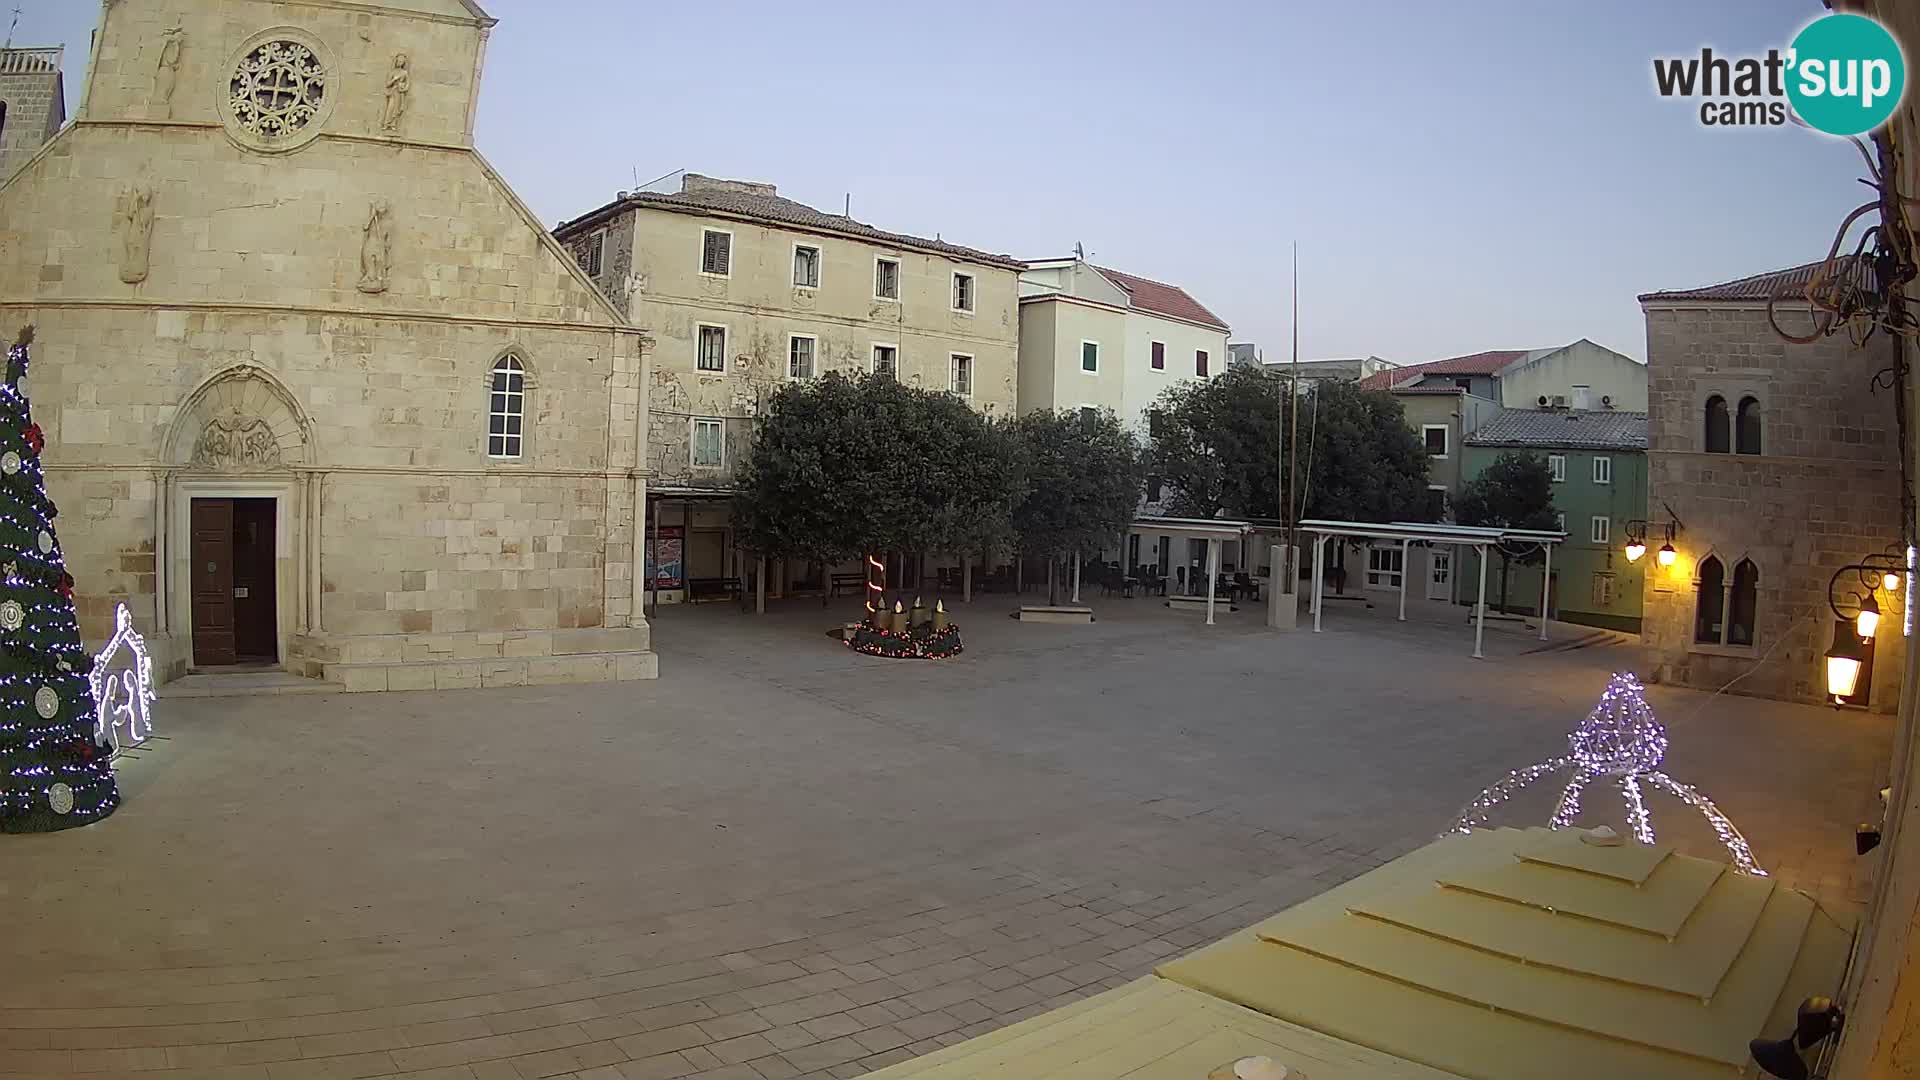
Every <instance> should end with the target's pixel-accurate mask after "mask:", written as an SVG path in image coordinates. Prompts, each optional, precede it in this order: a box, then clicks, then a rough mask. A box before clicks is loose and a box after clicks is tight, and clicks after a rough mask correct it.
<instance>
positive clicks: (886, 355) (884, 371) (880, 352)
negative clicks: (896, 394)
mask: <svg viewBox="0 0 1920 1080" xmlns="http://www.w3.org/2000/svg"><path fill="white" fill-rule="evenodd" d="M873 373H874V374H875V375H885V376H886V377H887V378H889V379H898V378H899V377H900V350H899V348H898V347H897V346H893V345H875V346H874V347H873Z"/></svg>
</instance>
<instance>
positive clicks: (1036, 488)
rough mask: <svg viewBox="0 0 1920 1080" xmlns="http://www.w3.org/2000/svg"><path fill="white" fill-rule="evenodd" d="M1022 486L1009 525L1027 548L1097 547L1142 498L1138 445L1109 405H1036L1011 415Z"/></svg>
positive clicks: (1116, 532)
mask: <svg viewBox="0 0 1920 1080" xmlns="http://www.w3.org/2000/svg"><path fill="white" fill-rule="evenodd" d="M1012 429H1013V434H1014V437H1015V438H1016V439H1018V440H1019V443H1020V447H1021V461H1022V464H1023V465H1024V467H1025V471H1026V487H1027V494H1026V497H1025V498H1023V499H1022V500H1021V501H1020V502H1019V504H1018V505H1017V506H1015V507H1014V511H1013V530H1014V533H1015V535H1016V536H1018V538H1019V540H1020V545H1021V547H1023V548H1024V549H1026V550H1028V551H1034V552H1043V553H1047V554H1056V555H1057V554H1064V553H1067V552H1075V551H1089V550H1092V551H1098V550H1100V549H1101V548H1102V547H1104V546H1105V545H1106V544H1107V543H1109V542H1110V541H1112V540H1113V538H1114V537H1116V536H1117V535H1119V534H1120V532H1121V531H1122V530H1124V529H1125V528H1126V527H1127V523H1128V522H1130V521H1132V520H1133V514H1134V511H1135V510H1137V509H1138V508H1139V505H1140V482H1141V472H1140V453H1139V447H1138V446H1137V445H1135V443H1134V439H1133V436H1132V435H1131V434H1129V433H1128V431H1127V430H1126V428H1124V427H1122V426H1121V425H1120V421H1119V419H1118V418H1116V417H1115V416H1114V414H1113V413H1112V412H1111V411H1109V410H1105V409H1102V410H1099V411H1098V412H1093V413H1083V412H1080V411H1078V410H1069V409H1062V410H1060V411H1058V412H1053V411H1048V410H1037V411H1034V412H1030V413H1027V414H1026V415H1024V416H1022V417H1020V418H1019V419H1018V420H1016V421H1014V422H1013V425H1012Z"/></svg>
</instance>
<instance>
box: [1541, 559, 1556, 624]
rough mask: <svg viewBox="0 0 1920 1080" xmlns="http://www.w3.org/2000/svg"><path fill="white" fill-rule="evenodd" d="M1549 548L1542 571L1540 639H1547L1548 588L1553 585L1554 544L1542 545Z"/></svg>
mask: <svg viewBox="0 0 1920 1080" xmlns="http://www.w3.org/2000/svg"><path fill="white" fill-rule="evenodd" d="M1542 546H1543V547H1545V548H1546V550H1547V565H1546V567H1545V568H1543V569H1542V570H1541V571H1540V640H1541V641H1545V640H1547V590H1548V589H1549V588H1551V587H1552V585H1553V545H1552V544H1545V545H1542Z"/></svg>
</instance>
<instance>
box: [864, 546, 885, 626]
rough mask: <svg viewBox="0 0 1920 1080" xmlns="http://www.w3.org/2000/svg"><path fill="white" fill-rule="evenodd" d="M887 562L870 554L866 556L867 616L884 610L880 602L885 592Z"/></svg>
mask: <svg viewBox="0 0 1920 1080" xmlns="http://www.w3.org/2000/svg"><path fill="white" fill-rule="evenodd" d="M886 582H887V564H886V563H883V562H881V561H880V560H879V559H877V558H875V557H874V556H872V555H869V556H867V616H868V617H869V618H871V617H872V616H873V615H874V613H875V612H879V611H884V610H886V609H885V607H884V606H883V605H882V604H881V600H882V594H884V593H885V592H886V588H887V585H886Z"/></svg>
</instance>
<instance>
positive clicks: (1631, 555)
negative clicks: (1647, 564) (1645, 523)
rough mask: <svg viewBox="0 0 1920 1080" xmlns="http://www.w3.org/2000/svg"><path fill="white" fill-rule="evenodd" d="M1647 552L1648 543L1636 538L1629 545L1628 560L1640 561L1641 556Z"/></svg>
mask: <svg viewBox="0 0 1920 1080" xmlns="http://www.w3.org/2000/svg"><path fill="white" fill-rule="evenodd" d="M1646 553H1647V545H1645V544H1643V543H1641V542H1640V541H1638V540H1635V541H1634V542H1633V543H1631V544H1628V545H1627V561H1628V562H1639V561H1640V556H1642V555H1645V554H1646Z"/></svg>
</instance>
